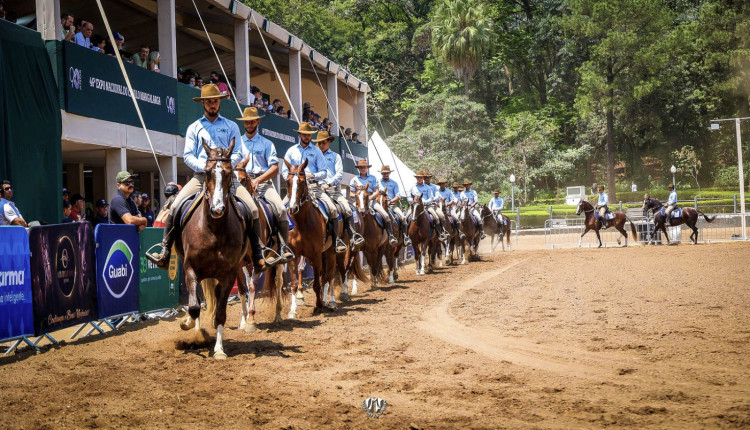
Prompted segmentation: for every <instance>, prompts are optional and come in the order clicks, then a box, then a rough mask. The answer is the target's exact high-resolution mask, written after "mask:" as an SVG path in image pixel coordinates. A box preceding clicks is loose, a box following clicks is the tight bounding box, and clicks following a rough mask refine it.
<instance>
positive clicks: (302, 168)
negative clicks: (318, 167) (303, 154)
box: [299, 158, 309, 172]
mask: <svg viewBox="0 0 750 430" xmlns="http://www.w3.org/2000/svg"><path fill="white" fill-rule="evenodd" d="M308 161H309V160H308V159H307V158H305V161H304V162H303V163H302V166H301V167H300V168H299V171H300V172H304V171H305V167H307V162H308Z"/></svg>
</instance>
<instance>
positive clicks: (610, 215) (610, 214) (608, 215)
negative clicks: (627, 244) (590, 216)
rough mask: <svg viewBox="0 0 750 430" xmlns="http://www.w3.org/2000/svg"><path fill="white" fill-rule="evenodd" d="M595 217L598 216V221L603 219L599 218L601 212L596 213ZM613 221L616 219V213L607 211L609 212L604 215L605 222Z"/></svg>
mask: <svg viewBox="0 0 750 430" xmlns="http://www.w3.org/2000/svg"><path fill="white" fill-rule="evenodd" d="M594 215H596V219H601V217H600V216H599V211H594ZM613 219H615V213H614V212H612V211H611V210H609V209H607V212H605V213H604V220H605V221H609V220H613Z"/></svg>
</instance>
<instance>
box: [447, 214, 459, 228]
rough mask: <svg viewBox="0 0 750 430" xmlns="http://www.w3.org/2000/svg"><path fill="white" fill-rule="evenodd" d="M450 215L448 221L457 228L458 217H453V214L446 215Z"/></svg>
mask: <svg viewBox="0 0 750 430" xmlns="http://www.w3.org/2000/svg"><path fill="white" fill-rule="evenodd" d="M446 216H447V217H448V222H449V223H451V225H452V226H453V228H457V227H458V224H456V219H455V218H453V215H446Z"/></svg>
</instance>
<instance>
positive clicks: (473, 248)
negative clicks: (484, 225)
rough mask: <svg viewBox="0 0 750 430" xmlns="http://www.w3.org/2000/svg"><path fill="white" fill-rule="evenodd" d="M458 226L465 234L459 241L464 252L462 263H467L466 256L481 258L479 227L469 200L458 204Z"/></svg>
mask: <svg viewBox="0 0 750 430" xmlns="http://www.w3.org/2000/svg"><path fill="white" fill-rule="evenodd" d="M457 212H458V223H459V224H458V227H459V228H460V229H461V232H463V234H464V235H465V238H464V239H463V240H459V241H458V246H459V247H460V249H461V251H462V252H463V259H462V260H461V264H466V257H467V255H468V257H469V259H471V258H472V257H473V258H479V253H478V252H477V251H478V249H477V248H478V247H479V234H480V233H479V227H478V226H477V225H476V223H475V222H474V217H473V216H472V215H471V209H470V208H469V204H468V202H467V201H463V202H461V203H460V204H459V205H458V211H457Z"/></svg>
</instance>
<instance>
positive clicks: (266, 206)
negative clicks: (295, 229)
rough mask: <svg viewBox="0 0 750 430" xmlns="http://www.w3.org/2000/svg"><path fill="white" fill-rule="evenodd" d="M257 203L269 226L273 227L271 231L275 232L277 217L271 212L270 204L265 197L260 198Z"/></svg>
mask: <svg viewBox="0 0 750 430" xmlns="http://www.w3.org/2000/svg"><path fill="white" fill-rule="evenodd" d="M257 201H258V205H259V206H260V208H261V210H262V211H263V213H264V214H265V215H266V220H267V222H268V225H269V226H270V227H271V230H274V229H275V228H276V217H275V216H273V212H272V211H271V204H270V203H268V202H267V201H266V199H264V198H263V197H261V198H258V199H257Z"/></svg>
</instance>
